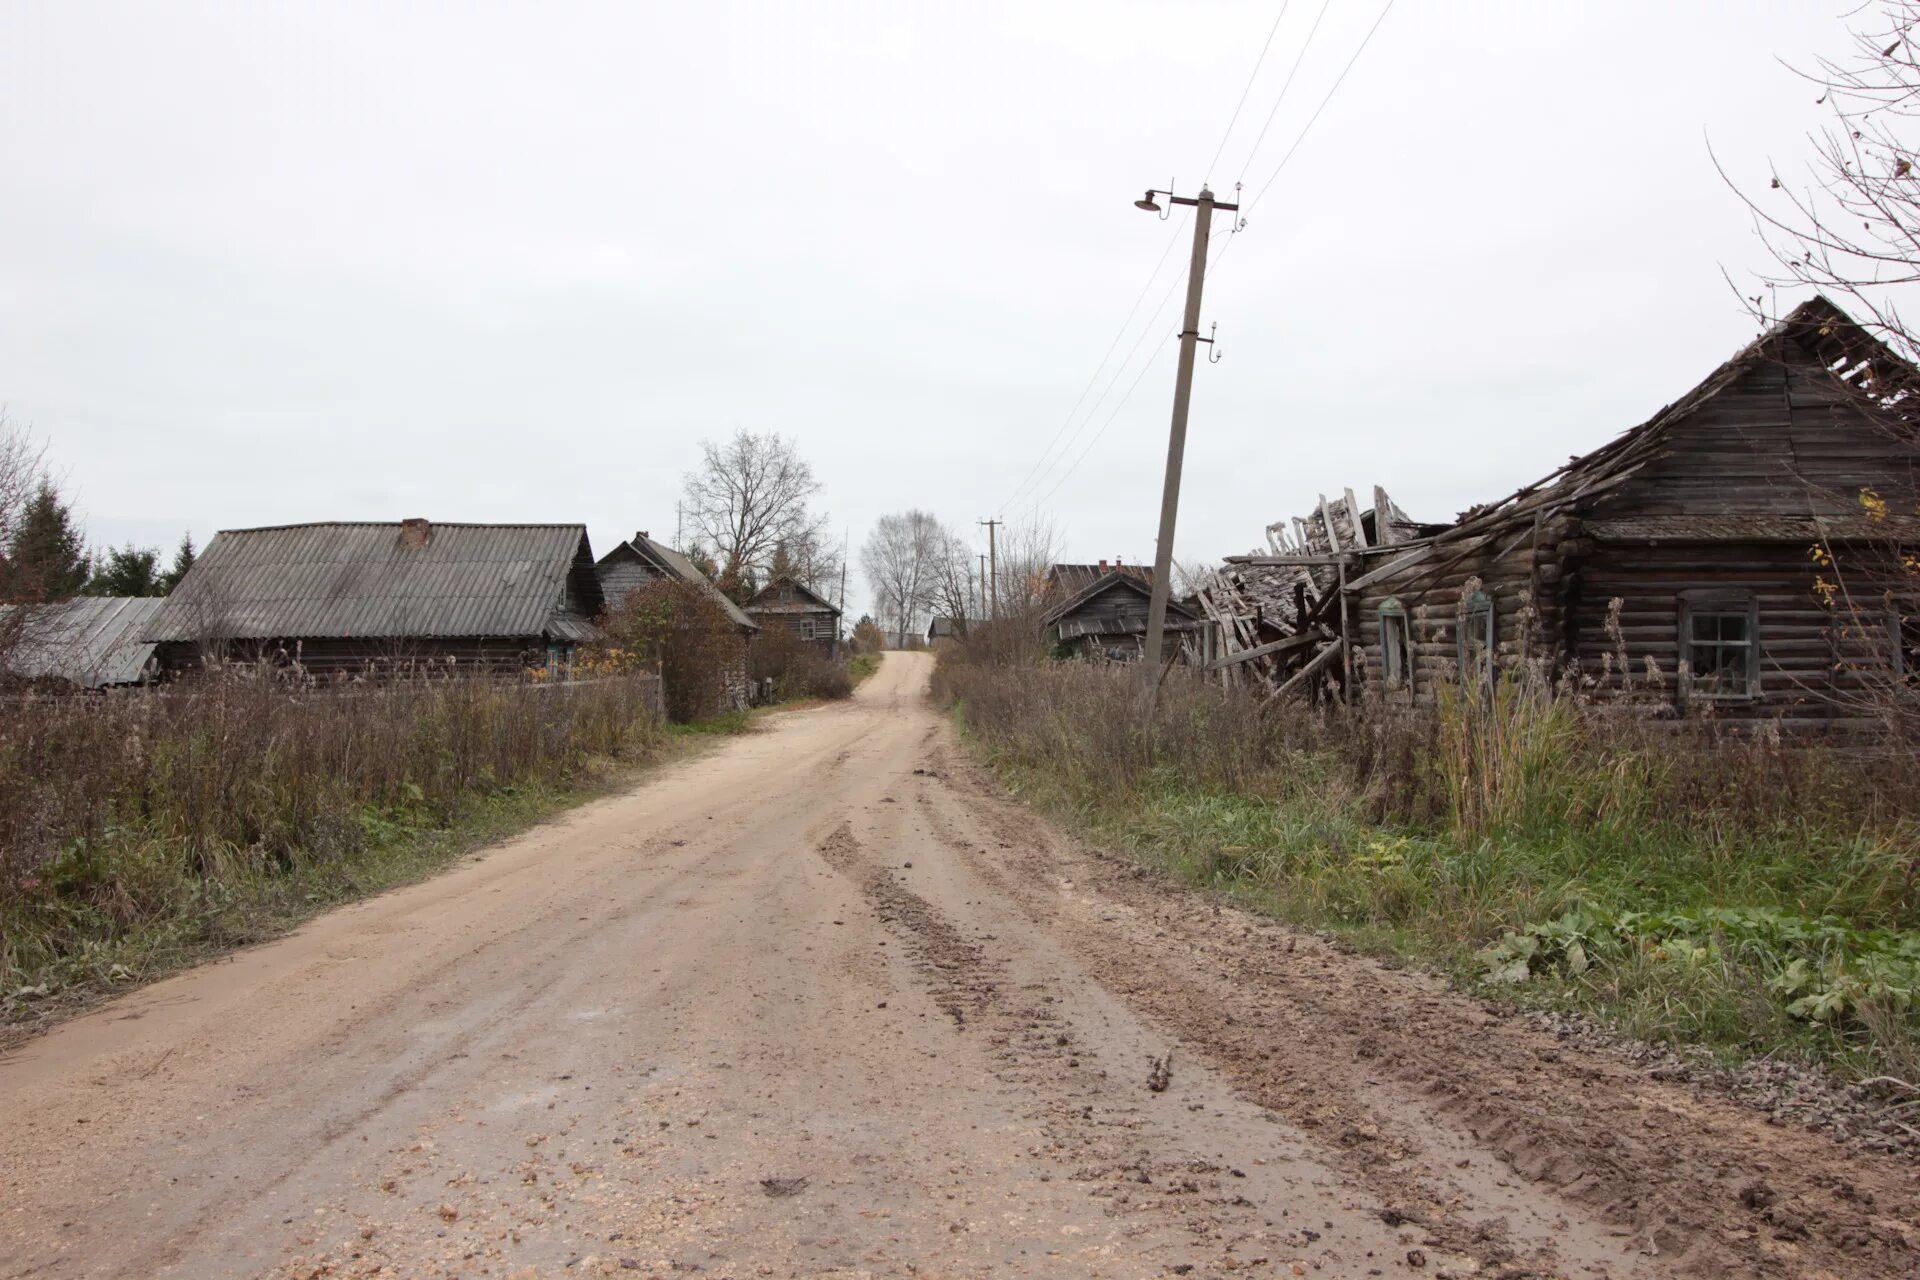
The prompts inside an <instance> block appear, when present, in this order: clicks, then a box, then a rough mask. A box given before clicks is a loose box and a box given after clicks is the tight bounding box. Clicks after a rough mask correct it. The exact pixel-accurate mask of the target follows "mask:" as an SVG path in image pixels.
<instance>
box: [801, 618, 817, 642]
mask: <svg viewBox="0 0 1920 1280" xmlns="http://www.w3.org/2000/svg"><path fill="white" fill-rule="evenodd" d="M800 638H801V639H802V640H811V639H813V638H814V635H813V619H812V618H802V619H800Z"/></svg>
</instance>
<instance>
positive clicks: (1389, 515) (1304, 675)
mask: <svg viewBox="0 0 1920 1280" xmlns="http://www.w3.org/2000/svg"><path fill="white" fill-rule="evenodd" d="M1419 528H1420V526H1418V525H1417V524H1415V522H1414V521H1413V520H1412V519H1410V518H1409V517H1408V516H1407V514H1406V513H1405V512H1404V511H1402V510H1400V508H1399V507H1397V506H1395V505H1394V503H1393V501H1392V499H1390V498H1389V497H1388V496H1387V494H1386V491H1385V490H1384V489H1381V488H1379V487H1378V486H1375V488H1374V490H1373V505H1372V506H1371V507H1370V508H1363V507H1362V506H1361V505H1360V503H1359V501H1358V499H1356V498H1355V496H1354V492H1353V490H1352V489H1347V490H1344V491H1343V492H1342V494H1341V496H1340V497H1339V498H1337V499H1334V500H1332V501H1329V500H1328V499H1327V496H1326V495H1325V494H1321V495H1320V500H1319V502H1318V503H1317V504H1316V505H1315V506H1314V509H1313V510H1312V511H1311V512H1309V513H1308V514H1307V515H1305V516H1296V517H1294V518H1293V519H1291V520H1282V521H1276V522H1275V523H1273V524H1270V525H1268V526H1267V529H1266V538H1267V550H1266V551H1265V552H1264V553H1263V552H1259V551H1254V552H1249V553H1248V554H1246V555H1244V556H1228V557H1227V558H1226V564H1225V565H1224V566H1223V567H1222V568H1221V569H1219V570H1218V571H1216V572H1214V573H1213V574H1212V575H1210V576H1209V578H1208V579H1207V580H1206V581H1205V582H1204V583H1203V584H1202V585H1201V587H1200V590H1199V592H1198V596H1199V601H1200V607H1201V609H1202V610H1203V611H1204V612H1205V613H1206V614H1207V616H1208V617H1209V618H1210V619H1211V620H1212V621H1213V623H1214V625H1215V627H1216V628H1217V632H1218V635H1219V636H1220V653H1219V656H1218V657H1217V658H1216V659H1215V660H1214V661H1213V662H1212V663H1211V664H1209V670H1212V671H1215V672H1218V673H1219V675H1220V678H1221V679H1222V680H1223V681H1224V682H1225V683H1226V684H1227V686H1228V687H1230V688H1244V689H1247V690H1249V691H1250V692H1254V693H1256V694H1258V695H1260V696H1261V697H1263V699H1266V700H1272V699H1274V698H1277V697H1280V696H1281V695H1283V694H1285V693H1288V692H1292V691H1295V690H1300V691H1305V692H1311V693H1320V694H1328V695H1331V694H1332V693H1333V692H1334V691H1335V689H1336V687H1337V689H1338V691H1339V692H1340V693H1342V694H1344V691H1345V689H1346V683H1347V682H1346V671H1345V665H1346V663H1345V660H1346V653H1347V645H1348V642H1349V641H1348V637H1349V634H1350V625H1349V620H1348V619H1347V617H1346V615H1345V609H1344V605H1343V598H1344V594H1345V589H1346V587H1347V585H1348V583H1347V578H1348V574H1349V571H1351V570H1356V569H1358V567H1359V566H1360V564H1361V558H1362V554H1363V553H1365V552H1368V551H1374V552H1378V551H1379V550H1380V549H1381V548H1385V547H1390V546H1397V545H1399V544H1401V543H1404V542H1408V541H1411V540H1413V539H1414V538H1415V537H1417V536H1418V531H1419Z"/></svg>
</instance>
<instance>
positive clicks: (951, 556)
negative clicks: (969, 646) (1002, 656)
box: [927, 528, 986, 622]
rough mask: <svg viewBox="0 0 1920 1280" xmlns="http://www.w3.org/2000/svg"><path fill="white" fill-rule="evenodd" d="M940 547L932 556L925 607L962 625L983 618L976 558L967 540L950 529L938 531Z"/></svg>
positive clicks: (981, 586) (980, 586)
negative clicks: (958, 620) (932, 563)
mask: <svg viewBox="0 0 1920 1280" xmlns="http://www.w3.org/2000/svg"><path fill="white" fill-rule="evenodd" d="M940 538H941V541H940V546H939V548H938V550H937V551H936V552H935V555H934V568H933V575H932V583H931V585H930V586H929V588H928V591H927V606H928V608H930V609H931V610H932V611H933V612H934V613H936V614H939V615H940V616H942V617H946V618H958V619H961V620H962V621H963V622H964V621H965V620H967V619H977V618H983V617H985V616H986V614H985V613H984V612H982V611H981V606H980V593H981V591H982V590H983V589H984V587H985V583H983V582H981V581H980V578H981V574H980V570H979V563H980V562H979V558H978V556H977V554H976V553H975V551H974V549H973V548H972V547H971V546H969V545H968V544H967V540H966V539H965V538H963V537H961V536H960V535H959V534H957V533H955V532H954V531H953V530H951V529H945V528H943V529H941V530H940Z"/></svg>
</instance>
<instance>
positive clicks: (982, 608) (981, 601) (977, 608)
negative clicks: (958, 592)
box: [974, 551, 987, 622]
mask: <svg viewBox="0 0 1920 1280" xmlns="http://www.w3.org/2000/svg"><path fill="white" fill-rule="evenodd" d="M974 612H976V613H978V614H979V615H980V621H982V622H984V621H986V617H987V553H986V552H984V551H982V552H981V553H980V594H979V596H978V597H976V598H975V600H974Z"/></svg>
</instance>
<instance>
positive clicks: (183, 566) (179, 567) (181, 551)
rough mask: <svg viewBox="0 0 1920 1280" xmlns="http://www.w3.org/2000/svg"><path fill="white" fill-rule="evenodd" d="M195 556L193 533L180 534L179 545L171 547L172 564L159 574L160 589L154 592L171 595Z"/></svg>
mask: <svg viewBox="0 0 1920 1280" xmlns="http://www.w3.org/2000/svg"><path fill="white" fill-rule="evenodd" d="M196 558H197V553H196V552H195V551H194V549H193V535H192V534H191V533H183V534H181V535H180V545H179V546H177V547H175V548H174V549H173V564H172V566H171V567H170V568H168V570H167V571H166V572H165V573H163V574H161V575H160V590H159V591H158V592H157V593H156V594H158V595H163V596H170V595H172V594H173V592H174V589H175V588H176V587H178V586H179V585H180V579H182V578H184V577H186V576H187V570H189V569H191V568H193V562H194V560H195V559H196Z"/></svg>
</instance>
